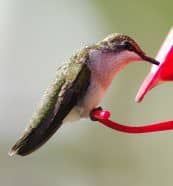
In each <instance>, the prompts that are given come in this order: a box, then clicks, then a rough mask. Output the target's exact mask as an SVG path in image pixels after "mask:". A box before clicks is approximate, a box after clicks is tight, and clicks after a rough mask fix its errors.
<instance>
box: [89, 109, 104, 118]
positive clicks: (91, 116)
mask: <svg viewBox="0 0 173 186" xmlns="http://www.w3.org/2000/svg"><path fill="white" fill-rule="evenodd" d="M102 110H103V109H102V107H96V108H94V109H92V110H91V112H90V119H91V120H92V121H98V119H97V118H96V117H94V116H93V115H94V114H93V113H94V112H95V111H102Z"/></svg>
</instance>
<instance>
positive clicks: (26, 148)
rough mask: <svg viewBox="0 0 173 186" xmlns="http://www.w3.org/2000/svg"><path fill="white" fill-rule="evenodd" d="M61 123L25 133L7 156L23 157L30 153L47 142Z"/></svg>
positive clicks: (54, 123)
mask: <svg viewBox="0 0 173 186" xmlns="http://www.w3.org/2000/svg"><path fill="white" fill-rule="evenodd" d="M61 123H62V122H61ZM61 123H57V122H55V121H53V122H52V123H51V124H49V127H48V128H45V129H43V128H41V127H38V128H33V129H32V130H28V131H26V132H25V133H24V135H23V136H22V137H21V138H20V139H19V140H18V141H17V142H16V144H15V145H14V146H13V147H12V149H11V150H10V152H9V153H8V154H9V155H10V156H13V155H15V154H17V155H21V156H25V155H28V154H30V153H32V152H33V151H35V150H37V149H38V148H39V147H41V146H42V145H43V144H44V143H46V142H47V141H48V139H49V138H50V137H51V136H52V135H53V134H54V133H55V132H56V131H57V129H58V128H59V127H60V126H61Z"/></svg>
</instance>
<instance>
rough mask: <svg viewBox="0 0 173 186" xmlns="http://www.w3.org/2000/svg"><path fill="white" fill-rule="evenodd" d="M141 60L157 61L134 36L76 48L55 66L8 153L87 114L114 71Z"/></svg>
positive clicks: (29, 148) (34, 145) (25, 149)
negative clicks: (21, 131) (35, 106)
mask: <svg viewBox="0 0 173 186" xmlns="http://www.w3.org/2000/svg"><path fill="white" fill-rule="evenodd" d="M141 60H145V61H148V62H150V63H152V64H155V65H159V62H158V61H156V60H155V59H154V58H151V57H149V56H148V55H146V54H145V52H144V51H143V50H142V49H141V48H140V46H139V45H138V44H137V42H136V41H135V40H133V39H132V38H131V37H129V36H127V35H124V34H117V33H114V34H111V35H108V36H107V37H106V38H105V39H103V40H102V41H100V42H98V43H96V44H93V45H91V46H87V47H84V48H83V49H81V50H80V51H78V52H76V54H74V55H73V56H72V57H71V58H70V60H69V61H68V62H67V63H65V64H64V65H62V66H61V67H59V68H58V69H57V73H56V78H55V80H54V81H53V82H52V83H51V84H50V86H49V87H48V88H47V90H46V91H45V93H44V96H43V98H42V99H41V103H40V105H39V107H38V108H37V109H36V112H35V113H34V115H33V117H32V118H31V120H30V122H29V125H28V127H27V128H26V129H25V130H24V133H23V135H22V136H21V137H20V138H19V140H18V141H17V142H16V144H15V145H14V146H13V147H12V149H11V150H10V152H9V155H10V156H12V155H14V154H17V155H21V156H25V155H28V154H30V153H32V152H33V151H35V150H37V149H38V148H39V147H41V146H42V145H43V144H44V143H45V142H47V141H48V140H49V138H50V137H51V136H52V135H53V134H54V133H55V132H56V131H57V130H58V129H59V128H60V126H61V125H62V124H64V123H66V122H72V121H77V120H79V119H81V118H87V117H89V116H90V113H91V111H92V110H93V109H95V108H96V107H97V106H98V105H99V103H100V102H101V100H102V98H103V97H104V94H105V92H106V90H107V89H108V87H109V86H110V84H111V82H112V80H113V78H114V77H115V76H116V74H117V72H119V71H120V70H121V69H122V68H123V67H125V66H126V65H127V64H129V63H130V62H134V61H141Z"/></svg>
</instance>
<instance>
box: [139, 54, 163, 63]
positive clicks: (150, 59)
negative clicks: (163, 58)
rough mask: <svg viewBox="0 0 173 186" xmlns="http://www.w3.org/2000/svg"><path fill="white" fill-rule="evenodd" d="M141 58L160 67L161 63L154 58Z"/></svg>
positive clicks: (143, 56) (144, 56)
mask: <svg viewBox="0 0 173 186" xmlns="http://www.w3.org/2000/svg"><path fill="white" fill-rule="evenodd" d="M141 58H142V59H143V60H145V61H148V62H149V63H152V64H154V65H159V64H160V62H158V61H157V60H156V59H154V58H152V57H149V56H146V55H142V56H141Z"/></svg>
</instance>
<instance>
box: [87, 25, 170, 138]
mask: <svg viewBox="0 0 173 186" xmlns="http://www.w3.org/2000/svg"><path fill="white" fill-rule="evenodd" d="M156 59H157V60H158V61H159V62H160V65H159V66H156V65H153V66H152V68H151V71H150V72H149V74H148V75H147V77H146V78H145V80H144V82H143V83H142V85H141V87H140V89H139V91H138V93H137V96H136V99H135V100H136V101H137V102H140V101H142V99H143V98H144V96H145V95H146V93H147V92H148V91H149V90H151V89H152V88H153V87H155V86H157V85H158V84H160V83H163V82H166V81H173V28H172V29H171V30H170V32H169V34H168V36H167V38H166V39H165V41H164V42H163V45H162V47H161V48H160V50H159V52H158V54H157V56H156ZM110 116H111V114H110V112H109V111H104V110H102V109H94V110H93V111H92V112H91V118H92V119H93V120H96V121H99V122H100V123H101V124H103V125H105V126H107V127H109V128H111V129H113V130H117V131H120V132H125V133H134V134H135V133H149V132H158V131H165V130H173V120H171V121H163V122H160V123H153V124H147V125H143V126H128V125H123V124H119V123H117V122H114V121H111V120H110V119H109V117H110Z"/></svg>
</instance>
